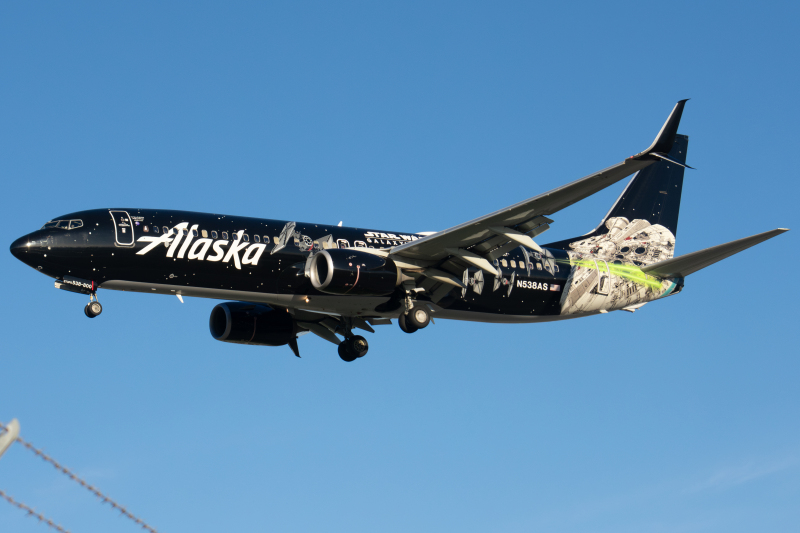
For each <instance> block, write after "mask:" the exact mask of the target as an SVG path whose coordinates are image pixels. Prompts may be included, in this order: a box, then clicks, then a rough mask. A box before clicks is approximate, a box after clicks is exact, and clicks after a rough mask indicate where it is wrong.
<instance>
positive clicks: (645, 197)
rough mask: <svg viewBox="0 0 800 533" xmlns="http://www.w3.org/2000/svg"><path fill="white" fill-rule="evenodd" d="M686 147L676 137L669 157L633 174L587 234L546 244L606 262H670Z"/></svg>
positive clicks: (686, 139) (681, 137)
mask: <svg viewBox="0 0 800 533" xmlns="http://www.w3.org/2000/svg"><path fill="white" fill-rule="evenodd" d="M688 147H689V137H687V136H686V135H677V134H676V135H675V142H674V144H673V145H672V149H671V150H670V152H669V154H667V158H668V159H661V160H660V161H658V162H656V163H653V164H652V165H650V166H649V167H647V168H645V169H642V170H640V171H639V172H637V173H636V174H634V176H633V178H631V181H630V182H628V185H627V186H626V187H625V190H624V191H622V194H621V195H620V197H619V198H618V199H617V201H616V202H615V203H614V206H613V207H612V208H611V210H610V211H609V212H608V214H606V216H605V217H604V218H603V220H602V222H600V225H599V226H597V227H596V228H595V229H594V230H592V231H590V232H589V233H587V234H586V235H581V236H579V237H573V238H571V239H566V240H563V241H559V242H555V243H550V244H547V245H546V246H547V247H548V248H560V249H562V250H572V251H576V252H586V253H590V254H593V255H597V256H598V257H600V256H609V257H608V258H606V260H608V259H619V260H620V261H631V262H633V263H634V264H637V265H645V264H650V263H654V262H657V261H663V260H665V259H669V258H671V257H672V255H673V252H674V249H675V236H676V234H677V233H678V212H679V211H680V206H681V191H682V189H683V172H684V165H685V164H686V152H687V149H688ZM669 159H671V160H672V161H670V160H669ZM676 163H677V164H676ZM632 239H633V241H631V240H632ZM626 241H628V242H626ZM639 243H644V244H645V245H646V246H640V245H638V244H639ZM634 244H636V246H634ZM642 250H644V251H642ZM637 251H638V252H639V253H637ZM629 252H630V253H629ZM611 256H613V257H611ZM601 258H602V257H601Z"/></svg>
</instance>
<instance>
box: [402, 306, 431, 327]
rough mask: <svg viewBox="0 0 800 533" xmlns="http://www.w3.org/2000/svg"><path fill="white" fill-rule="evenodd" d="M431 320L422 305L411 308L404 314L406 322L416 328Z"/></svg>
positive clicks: (425, 324)
mask: <svg viewBox="0 0 800 533" xmlns="http://www.w3.org/2000/svg"><path fill="white" fill-rule="evenodd" d="M430 322H431V314H430V313H429V312H428V310H427V309H425V308H424V307H415V308H413V309H412V310H411V311H410V312H409V313H408V315H406V323H407V324H411V325H412V326H414V327H415V328H417V329H422V328H424V327H425V326H427V325H428V324H430Z"/></svg>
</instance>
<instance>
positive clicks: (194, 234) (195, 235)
mask: <svg viewBox="0 0 800 533" xmlns="http://www.w3.org/2000/svg"><path fill="white" fill-rule="evenodd" d="M192 237H197V230H196V229H193V230H192Z"/></svg>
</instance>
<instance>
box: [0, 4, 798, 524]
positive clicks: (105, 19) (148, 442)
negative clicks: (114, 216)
mask: <svg viewBox="0 0 800 533" xmlns="http://www.w3.org/2000/svg"><path fill="white" fill-rule="evenodd" d="M797 19H798V9H797V7H796V5H795V4H794V3H789V2H783V3H781V2H765V3H761V4H758V5H756V4H753V3H752V2H747V3H745V2H724V3H723V2H716V3H715V2H702V3H700V2H671V3H669V4H664V3H656V4H652V5H648V4H642V3H640V2H629V3H601V4H595V3H586V2H583V3H571V4H557V3H551V4H549V5H546V6H545V5H541V6H540V5H535V4H533V3H514V2H506V3H496V4H494V5H486V4H484V3H474V2H449V3H446V2H404V3H371V2H336V3H330V2H302V3H301V2H287V3H282V4H277V3H260V2H252V3H246V2H227V3H225V4H224V5H223V4H222V3H211V2H183V3H181V2H173V3H169V4H165V3H161V2H136V3H133V4H127V5H123V4H119V3H117V4H109V3H105V2H98V3H87V2H73V3H64V2H36V3H31V2H28V3H5V4H3V5H2V6H1V7H0V71H1V72H2V80H3V82H2V84H0V113H2V119H3V120H2V124H3V127H2V128H0V175H2V181H3V185H4V187H3V189H4V190H3V193H4V194H3V195H2V197H0V202H1V205H2V212H3V223H4V224H3V225H4V228H5V235H6V239H5V242H6V244H7V245H8V244H10V243H11V241H12V240H13V239H15V238H16V237H18V236H21V235H23V234H25V233H28V232H30V231H32V230H33V229H36V228H38V227H40V226H41V225H42V224H43V223H44V222H45V221H47V220H49V219H51V218H54V217H57V216H59V215H61V214H64V213H69V212H74V211H78V210H82V209H89V208H100V207H118V206H137V207H158V208H174V209H185V210H197V211H213V212H222V213H229V214H238V215H246V216H258V217H267V218H276V219H290V220H300V221H313V222H325V223H333V224H335V223H337V222H338V221H339V220H343V221H344V224H345V225H352V226H362V227H374V228H385V229H387V230H402V231H435V230H440V229H444V228H447V227H449V226H453V225H455V224H458V223H460V222H463V221H465V220H468V219H471V218H474V217H476V216H479V215H482V214H485V213H487V212H490V211H493V210H495V209H498V208H501V207H504V206H506V205H509V204H512V203H515V202H517V201H519V200H521V199H524V198H527V197H529V196H533V195H535V194H538V193H541V192H544V191H546V190H549V189H551V188H553V187H556V186H558V185H561V184H564V183H566V182H569V181H571V180H574V179H577V178H579V177H581V176H583V175H586V174H588V173H590V172H593V171H595V170H598V169H600V168H604V167H606V166H609V165H611V164H614V163H616V162H618V161H620V160H621V159H623V158H625V157H627V156H629V155H631V154H633V153H636V152H638V151H640V150H642V149H644V148H645V147H647V146H648V145H649V143H650V142H651V140H652V138H653V137H654V136H655V134H656V132H657V131H658V129H659V128H660V127H661V124H662V123H663V121H664V119H665V118H666V116H667V114H668V113H669V111H670V110H671V108H672V106H673V105H674V103H675V102H676V101H677V100H679V99H681V98H692V100H691V101H690V102H689V103H688V105H687V108H686V112H685V113H684V119H683V122H682V126H681V132H682V133H685V134H687V135H689V136H690V146H689V157H688V161H689V164H691V165H692V166H695V167H697V169H698V170H694V171H690V172H687V174H686V181H685V185H684V192H683V202H682V209H681V218H680V226H679V233H678V241H677V252H678V253H679V254H681V253H687V252H690V251H694V250H698V249H701V248H704V247H707V246H711V245H714V244H719V243H722V242H727V241H729V240H733V239H736V238H740V237H744V236H746V235H750V234H754V233H758V232H761V231H766V230H768V229H772V228H776V227H789V228H795V230H794V231H792V232H789V233H787V234H785V235H781V236H779V237H777V238H776V239H774V240H772V241H769V242H767V243H764V244H762V245H759V246H758V247H757V248H755V249H753V250H750V251H747V252H745V253H742V254H741V255H738V256H736V257H734V258H731V259H729V260H727V261H725V262H724V263H721V264H718V265H716V266H715V267H713V268H709V269H706V270H704V271H702V272H700V273H697V274H695V275H693V276H692V277H690V278H689V279H688V280H687V284H686V289H685V290H684V292H683V293H682V294H680V295H678V296H676V297H674V298H669V299H667V300H664V301H662V302H658V303H654V304H650V305H647V306H646V307H644V308H642V309H641V310H640V311H638V312H637V313H635V314H633V315H631V314H629V313H621V312H620V313H610V314H608V315H605V316H598V317H592V318H587V319H581V320H577V321H567V322H563V323H555V324H542V325H515V326H511V325H492V324H472V323H460V322H447V321H438V322H437V323H436V325H434V326H431V327H429V328H428V329H426V330H425V331H420V332H418V333H416V334H414V335H407V334H405V333H403V332H402V331H400V329H399V328H397V326H396V325H394V326H391V327H388V326H387V327H383V328H381V329H379V330H378V333H377V334H376V335H372V336H370V337H369V340H370V346H371V349H370V353H369V355H368V356H367V357H366V358H364V359H362V360H360V361H358V362H357V363H355V364H345V363H343V362H342V361H340V360H339V358H338V356H337V355H336V353H335V350H334V349H332V346H331V345H330V344H328V343H326V342H325V341H322V340H319V339H317V338H310V337H311V336H305V337H303V338H302V339H301V341H300V349H301V351H302V354H303V359H300V360H298V359H296V358H294V357H293V356H292V355H291V353H290V351H289V349H288V348H258V347H244V346H236V345H228V344H225V343H220V342H216V341H214V340H213V339H212V338H211V336H210V335H209V333H208V329H207V320H208V314H209V312H210V311H211V308H212V307H213V305H214V303H215V302H213V301H208V300H199V299H192V298H187V299H186V303H185V304H180V303H179V302H178V301H177V299H175V298H169V297H166V296H153V295H138V294H127V293H114V292H101V294H100V299H101V301H102V302H103V305H104V309H105V311H104V313H103V315H102V316H101V317H99V318H97V319H95V320H87V318H86V317H85V316H84V314H83V309H82V307H83V305H84V304H85V298H83V297H80V296H78V295H75V294H71V293H67V292H64V291H56V290H55V289H53V284H52V281H51V280H49V279H47V278H45V277H44V276H41V275H38V274H36V272H34V271H33V270H31V269H29V268H28V267H26V266H25V265H23V264H22V263H19V262H18V261H16V260H15V259H14V258H13V257H12V256H11V254H9V253H3V254H0V268H2V273H3V278H4V279H5V281H6V283H5V289H6V290H5V299H6V305H5V306H3V307H2V309H1V310H0V324H2V338H3V341H2V346H3V350H2V364H0V378H1V379H0V420H2V421H8V420H10V419H11V418H14V417H16V418H18V419H20V421H21V423H22V435H23V436H24V437H25V438H26V439H27V440H29V441H31V442H33V443H34V444H36V445H38V446H40V447H43V448H45V450H46V451H47V452H48V453H50V454H51V455H53V456H54V457H56V458H57V459H58V460H60V461H62V462H63V463H64V464H66V465H67V466H69V467H70V468H72V469H73V470H75V471H76V472H77V473H78V474H80V475H82V476H83V477H85V478H86V479H87V480H88V481H89V482H90V483H92V484H94V485H96V486H97V487H99V488H100V489H101V490H103V491H105V492H107V493H108V494H110V495H111V496H112V497H114V498H116V499H117V500H118V501H120V502H121V503H123V504H124V505H126V506H127V507H128V509H129V510H131V511H132V512H134V513H136V514H138V515H140V516H142V517H143V518H144V519H145V520H146V521H148V522H149V523H151V524H152V525H154V526H155V527H156V528H157V529H158V530H159V531H165V532H167V531H298V532H304V531H332V532H333V531H348V532H352V531H386V532H393V531H398V532H400V531H403V532H405V531H443V530H445V531H456V530H457V531H476V532H477V531H480V532H485V531H504V532H516V531H531V530H546V531H557V532H589V531H591V532H614V533H624V532H634V531H635V532H639V531H645V530H646V531H655V532H661V531H664V532H666V531H669V532H694V531H704V532H705V531H714V532H716V531H719V532H723V531H724V532H726V533H731V532H738V531H742V532H743V531H748V532H749V531H753V530H756V529H758V530H763V531H776V532H777V531H790V530H794V529H795V528H796V527H797V524H798V523H800V507H798V505H797V502H798V501H800V424H798V420H799V419H800V386H799V385H798V383H800V360H798V348H797V346H798V333H797V318H798V312H797V301H798V296H800V295H798V289H797V283H796V281H795V279H794V278H795V275H794V272H793V270H791V269H790V268H789V267H790V266H791V267H793V266H794V265H796V264H798V259H800V258H799V257H798V253H797V249H798V244H797V229H796V228H797V227H798V215H797V196H798V192H800V188H798V185H797V172H796V162H795V161H794V156H795V155H796V153H797V149H798V134H797V127H796V124H797V123H798V104H797V96H796V95H797V89H798V81H799V76H800V75H798V69H797V68H796V65H797V63H798V48H799V47H800V42H799V41H798V40H797V37H796V27H795V21H796V20H797ZM622 187H623V184H618V185H617V186H615V187H613V188H610V189H609V190H606V191H603V192H602V193H600V194H597V195H596V196H594V197H592V198H589V199H587V200H585V201H583V202H580V203H579V204H577V205H575V206H572V207H570V208H568V209H566V210H564V211H562V212H560V213H558V214H557V216H555V217H554V218H555V220H556V221H555V223H554V224H553V225H552V229H551V230H550V231H549V232H548V234H547V235H546V236H545V237H547V238H546V239H544V238H543V239H542V240H543V241H554V240H558V239H562V238H567V237H570V236H573V235H577V234H582V233H584V232H586V231H588V230H589V229H591V228H593V227H594V226H595V225H596V224H597V222H598V221H599V220H600V218H601V217H602V216H603V215H604V214H605V212H606V211H607V209H608V207H609V206H610V205H611V203H612V202H613V201H614V199H615V198H616V196H617V195H618V194H619V192H620V190H621V188H622ZM0 489H2V490H4V491H6V492H7V493H9V494H11V495H12V496H14V497H15V498H18V499H20V500H21V501H23V502H25V503H27V504H28V505H31V506H34V507H36V508H37V510H39V511H40V512H43V513H44V514H46V515H48V516H50V517H53V518H54V519H55V520H56V521H57V522H59V523H61V524H63V525H64V526H66V527H67V528H68V529H70V530H71V531H73V532H75V533H78V532H94V531H97V532H101V531H103V532H105V531H110V530H113V531H134V530H137V528H136V527H135V526H134V525H133V524H130V523H128V522H126V521H125V520H124V519H122V518H120V517H118V516H117V514H116V513H114V512H112V511H111V510H109V509H108V508H107V507H104V506H102V505H101V504H100V503H99V502H98V501H96V500H95V499H93V497H92V496H91V495H89V494H88V493H86V492H85V491H83V490H82V489H81V488H80V487H79V486H77V485H76V484H74V483H71V482H69V480H67V479H66V478H64V477H63V476H60V475H59V474H58V473H57V472H56V471H55V470H54V469H53V468H52V467H50V466H48V465H46V464H45V463H43V462H41V461H40V460H38V459H37V458H36V457H34V456H33V455H32V454H30V453H29V452H27V451H26V450H24V449H23V448H22V447H20V446H15V447H12V449H11V450H10V451H9V452H8V454H7V455H6V456H4V457H3V458H2V460H0ZM0 523H2V524H3V528H2V529H3V530H4V531H5V530H8V531H16V532H22V533H26V532H38V531H45V530H46V528H45V527H44V526H42V525H41V524H39V523H37V522H36V521H35V520H32V519H30V518H28V517H26V516H25V515H24V514H23V513H22V512H21V511H18V510H16V509H14V508H12V507H11V506H9V505H7V504H5V503H3V502H0Z"/></svg>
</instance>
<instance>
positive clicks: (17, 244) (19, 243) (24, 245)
mask: <svg viewBox="0 0 800 533" xmlns="http://www.w3.org/2000/svg"><path fill="white" fill-rule="evenodd" d="M27 252H28V237H20V238H19V239H17V240H16V241H14V242H12V243H11V255H13V256H14V257H16V258H17V259H19V260H20V261H23V262H24V257H25V254H26V253H27Z"/></svg>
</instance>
